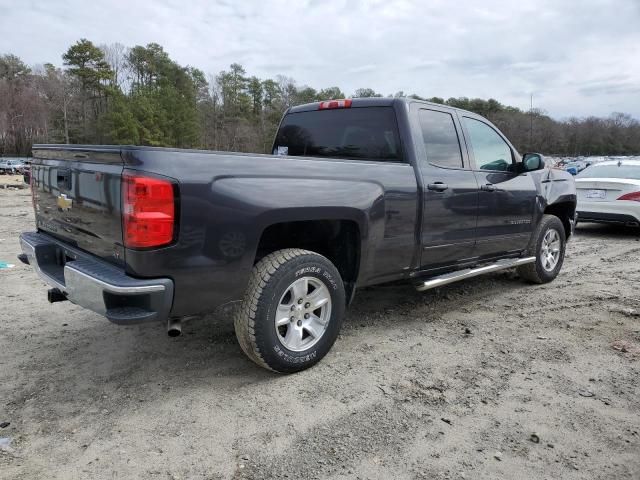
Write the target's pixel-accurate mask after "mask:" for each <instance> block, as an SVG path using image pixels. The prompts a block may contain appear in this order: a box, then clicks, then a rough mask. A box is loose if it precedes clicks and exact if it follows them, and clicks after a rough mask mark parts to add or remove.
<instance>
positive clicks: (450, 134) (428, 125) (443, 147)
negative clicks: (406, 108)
mask: <svg viewBox="0 0 640 480" xmlns="http://www.w3.org/2000/svg"><path fill="white" fill-rule="evenodd" d="M419 117H420V128H421V130H422V139H423V141H424V148H425V150H426V152H427V162H429V163H430V164H432V165H436V166H438V167H449V168H461V167H462V166H463V164H462V152H461V151H460V141H459V140H458V133H457V132H456V126H455V123H453V117H452V116H451V114H450V113H446V112H438V111H436V110H425V109H421V110H420V113H419Z"/></svg>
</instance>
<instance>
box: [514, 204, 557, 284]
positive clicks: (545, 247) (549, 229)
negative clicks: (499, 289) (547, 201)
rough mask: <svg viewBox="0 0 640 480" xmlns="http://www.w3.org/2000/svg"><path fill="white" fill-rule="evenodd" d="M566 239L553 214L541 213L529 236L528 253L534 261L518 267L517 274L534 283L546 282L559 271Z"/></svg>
mask: <svg viewBox="0 0 640 480" xmlns="http://www.w3.org/2000/svg"><path fill="white" fill-rule="evenodd" d="M566 245H567V240H566V237H565V232H564V225H562V222H561V221H560V219H559V218H558V217H556V216H555V215H543V216H542V219H541V221H540V223H539V224H538V228H537V229H536V231H535V232H534V233H533V235H532V237H531V242H530V243H529V249H528V253H529V255H532V256H535V257H536V261H535V262H534V263H529V264H526V265H522V266H520V267H518V269H517V270H518V274H519V275H520V276H521V277H522V278H524V279H525V280H529V281H530V282H534V283H548V282H551V281H552V280H553V279H555V278H556V277H557V276H558V274H559V273H560V269H561V268H562V263H563V262H564V254H565V248H566Z"/></svg>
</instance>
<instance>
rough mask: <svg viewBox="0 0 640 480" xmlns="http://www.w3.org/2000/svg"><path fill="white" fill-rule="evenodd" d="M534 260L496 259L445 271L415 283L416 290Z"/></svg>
mask: <svg viewBox="0 0 640 480" xmlns="http://www.w3.org/2000/svg"><path fill="white" fill-rule="evenodd" d="M535 261H536V257H525V258H513V259H511V258H508V259H505V260H498V261H497V262H495V263H492V264H490V265H485V266H484V267H477V268H467V269H465V270H458V271H456V272H450V273H445V274H444V275H439V276H437V277H433V278H430V279H429V280H425V281H424V282H422V283H419V284H417V285H416V290H418V291H419V292H424V291H425V290H429V289H431V288H436V287H441V286H442V285H447V284H448V283H453V282H457V281H458V280H464V279H465V278H471V277H477V276H478V275H482V274H484V273H489V272H496V271H498V270H504V269H506V268H512V267H517V266H518V265H525V264H527V263H533V262H535Z"/></svg>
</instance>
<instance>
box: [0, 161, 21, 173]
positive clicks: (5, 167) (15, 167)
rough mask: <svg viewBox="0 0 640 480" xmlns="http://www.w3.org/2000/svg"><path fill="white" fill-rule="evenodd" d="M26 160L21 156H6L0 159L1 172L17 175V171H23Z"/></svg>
mask: <svg viewBox="0 0 640 480" xmlns="http://www.w3.org/2000/svg"><path fill="white" fill-rule="evenodd" d="M24 166H25V163H24V160H22V159H19V158H5V159H0V173H2V174H5V175H15V174H16V173H22V169H23V168H24Z"/></svg>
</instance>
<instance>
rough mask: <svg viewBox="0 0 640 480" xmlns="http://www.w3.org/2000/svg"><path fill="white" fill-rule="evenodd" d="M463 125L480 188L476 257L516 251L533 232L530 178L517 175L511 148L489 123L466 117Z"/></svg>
mask: <svg viewBox="0 0 640 480" xmlns="http://www.w3.org/2000/svg"><path fill="white" fill-rule="evenodd" d="M462 124H463V127H464V133H465V136H466V139H467V145H468V146H469V154H470V155H471V157H472V160H473V166H474V168H473V170H474V173H475V175H476V178H477V181H478V184H479V185H480V196H479V206H478V229H477V240H476V253H475V256H477V257H480V258H487V257H493V256H500V255H505V254H511V253H515V252H519V251H521V250H523V249H525V248H526V247H527V244H528V242H529V238H530V237H531V233H532V231H531V229H532V220H533V214H534V209H535V202H536V198H537V190H536V187H535V184H534V182H533V178H532V177H531V175H530V174H528V173H518V172H519V171H520V169H519V168H517V167H518V166H517V164H516V157H515V154H514V151H513V149H512V148H511V146H510V145H509V144H508V143H507V142H506V140H505V139H504V138H503V137H502V135H501V134H500V133H499V132H498V131H497V130H496V129H494V128H493V127H492V126H491V125H490V124H488V123H486V122H484V121H482V120H480V119H477V118H471V117H467V116H463V117H462Z"/></svg>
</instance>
